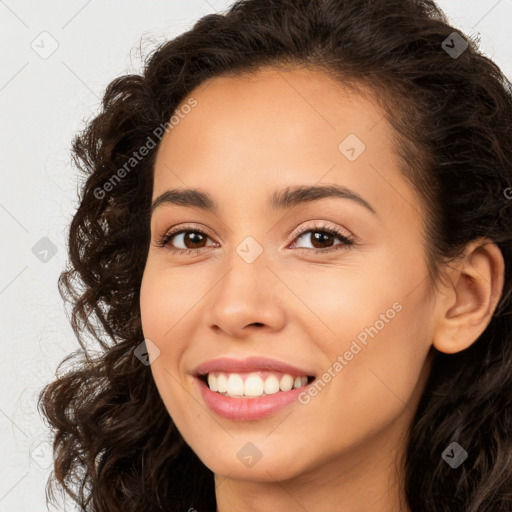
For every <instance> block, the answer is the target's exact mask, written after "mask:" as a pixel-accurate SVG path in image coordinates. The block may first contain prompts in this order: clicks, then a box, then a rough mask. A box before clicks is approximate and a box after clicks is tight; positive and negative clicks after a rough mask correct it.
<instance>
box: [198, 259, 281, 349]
mask: <svg viewBox="0 0 512 512" xmlns="http://www.w3.org/2000/svg"><path fill="white" fill-rule="evenodd" d="M264 255H265V253H263V254H261V255H260V256H259V257H258V258H257V259H256V260H255V261H253V262H252V263H247V262H246V261H244V260H243V259H242V258H240V257H239V256H238V255H237V254H234V257H232V258H231V259H230V265H229V268H228V270H227V271H226V272H225V273H224V275H223V277H221V279H220V281H219V282H218V284H217V285H216V286H215V287H214V289H213V290H212V292H211V293H210V294H208V295H209V302H208V306H207V311H205V314H206V317H205V318H206V319H207V322H208V324H209V327H210V328H211V329H213V330H214V331H216V332H217V333H218V334H220V333H223V334H225V335H226V337H230V338H232V339H234V338H244V337H247V336H249V335H250V334H251V333H254V330H255V329H262V330H266V331H267V332H277V331H279V330H281V329H283V327H284V325H285V323H286V318H287V310H286V304H285V300H286V293H285V290H284V289H283V288H284V287H283V284H282V283H281V282H280V281H279V279H277V278H276V276H275V274H274V273H273V272H272V271H271V270H270V268H269V267H268V259H267V258H266V257H265V256H264ZM288 299H289V297H288Z"/></svg>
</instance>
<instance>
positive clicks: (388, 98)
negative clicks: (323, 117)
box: [39, 0, 512, 512]
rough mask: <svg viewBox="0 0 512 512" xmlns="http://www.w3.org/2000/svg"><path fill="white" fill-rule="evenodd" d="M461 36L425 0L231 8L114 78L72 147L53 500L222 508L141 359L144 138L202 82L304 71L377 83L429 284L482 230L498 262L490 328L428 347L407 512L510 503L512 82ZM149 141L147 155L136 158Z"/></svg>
mask: <svg viewBox="0 0 512 512" xmlns="http://www.w3.org/2000/svg"><path fill="white" fill-rule="evenodd" d="M454 32H457V30H456V29H454V28H453V26H451V25H450V24H449V22H448V20H447V18H446V17H445V15H444V13H443V12H442V11H441V10H440V9H439V8H438V7H437V6H436V4H435V3H434V2H433V1H429V0H239V1H237V2H235V3H234V4H232V6H231V7H230V8H229V9H228V10H226V11H225V12H223V13H217V14H209V15H207V16H204V17H203V18H201V19H200V20H198V21H197V22H196V23H195V24H194V26H193V27H192V28H191V29H190V30H188V31H187V32H185V33H183V34H181V35H179V36H178V37H176V38H174V39H172V40H170V41H168V42H165V43H162V44H160V45H158V47H157V48H156V49H154V50H152V52H151V54H150V55H149V56H148V57H147V58H146V59H145V60H144V66H143V72H142V73H141V74H140V75H139V74H129V75H125V76H121V77H118V78H116V79H115V80H113V81H112V82H111V83H110V84H109V85H108V87H107V88H106V91H105V93H104V96H103V100H102V105H101V110H100V112H99V113H98V114H97V115H96V117H94V118H93V119H92V120H90V121H89V122H88V123H87V124H86V125H85V128H84V129H83V130H82V131H81V132H80V133H79V134H78V135H76V136H75V138H74V140H73V145H72V152H73V159H74V163H75V164H76V165H77V167H78V168H79V169H80V171H81V173H82V174H83V178H84V179H83V183H81V184H80V192H79V206H78V208H77V211H76V213H75V215H74V217H73V219H72V222H71V225H70V229H69V240H68V244H69V260H70V262H69V265H68V267H67V268H66V270H65V271H63V272H62V274H61V275H60V277H59V283H58V284H59V291H60V293H61V296H62V297H63V299H64V300H66V301H68V302H70V303H71V304H72V314H71V316H70V321H71V324H72V327H73V330H74V332H75V335H76V336H77V338H78V341H79V343H80V346H81V348H80V349H79V350H77V352H75V353H73V354H71V355H70V356H68V357H67V358H66V359H65V360H64V361H63V362H62V363H61V365H60V366H59V369H58V371H57V376H56V379H55V380H54V381H53V382H51V383H50V384H48V385H46V386H45V388H44V389H43V390H42V391H41V394H40V397H39V408H40V410H41V412H42V414H43V415H44V417H45V419H46V421H47V422H48V423H49V425H50V427H51V428H52V430H53V432H54V459H55V461H54V468H53V471H52V473H51V475H50V477H49V479H48V484H47V497H50V499H51V500H54V499H55V491H56V490H57V489H60V490H61V491H65V495H67V496H68V497H71V499H72V500H73V501H74V502H75V503H76V504H77V505H78V506H79V507H80V509H81V510H87V511H91V512H135V511H137V512H163V511H165V512H169V511H189V510H195V509H197V510H199V511H215V510H216V504H215V503H216V501H215V488H214V479H213V473H212V472H211V471H210V470H209V469H208V468H207V467H206V466H205V465H204V464H203V463H202V462H201V461H200V460H199V458H198V457H197V456H196V454H195V453H194V452H193V451H192V450H191V448H190V447H189V446H188V445H187V444H186V443H185V441H184V440H183V438H182V436H181V435H180V433H179V432H178V430H177V428H176V426H175V425H174V423H173V421H172V418H170V417H169V414H168V412H167V411H166V409H165V407H164V404H163V402H162V400H161V398H160V396H159V393H158V390H157V388H156V386H155V383H154V381H153V378H152V375H151V371H150V367H149V366H147V365H144V364H141V362H140V361H139V359H137V357H135V356H134V349H135V347H137V346H138V345H139V344H140V343H141V342H142V341H143V340H144V336H143V332H142V328H141V317H140V304H139V290H140V283H141V279H142V274H143V270H144V266H145V261H146V257H147V253H148V248H149V241H150V228H149V209H150V202H151V193H152V186H153V174H152V173H153V164H154V159H155V155H156V151H157V149H158V147H159V144H158V142H159V137H156V136H155V134H159V133H161V128H160V131H158V127H162V126H168V125H166V123H168V122H169V119H170V118H171V116H172V115H173V113H175V112H176V109H177V108H178V106H179V105H180V104H181V103H182V102H183V101H184V100H185V99H186V98H187V97H188V96H189V95H190V94H191V93H192V92H193V90H194V88H196V87H197V86H198V85H200V84H202V83H203V82H205V81H206V80H208V79H210V78H212V77H217V76H220V75H228V76H229V75H231V76H237V75H240V74H242V73H251V72H253V71H256V70H257V69H258V68H260V67H261V66H275V67H279V66H281V67H282V66H288V65H300V66H306V67H310V68H312V69H320V70H323V71H324V72H325V73H327V74H329V75H330V76H333V77H335V78H337V79H338V80H339V81H340V83H342V84H343V85H344V86H352V87H354V88H356V89H357V87H358V85H359V84H361V85H365V86H367V87H369V88H371V89H372V90H373V91H374V92H375V98H377V101H379V102H380V103H381V104H382V106H383V108H384V109H385V112H386V118H387V120H388V121H389V122H390V123H391V125H392V127H393V129H394V133H395V137H396V141H397V147H398V148H399V156H400V159H401V160H400V161H401V162H402V166H401V171H402V172H403V175H404V178H406V179H407V180H409V181H410V183H411V185H412V186H413V189H414V190H415V191H416V192H417V194H418V197H419V199H420V200H421V202H422V204H423V205H424V206H425V211H426V214H425V219H424V221H425V227H426V232H427V236H426V240H425V247H426V252H427V255H428V261H429V270H431V278H432V279H433V280H435V279H436V277H438V275H439V273H440V271H441V269H442V268H443V265H444V264H447V262H450V261H453V259H454V258H456V257H458V256H459V255H460V254H461V253H462V251H463V249H464V246H465V245H466V244H467V243H468V242H470V241H472V240H474V239H477V238H479V237H486V238H488V239H490V240H491V241H493V242H495V243H496V244H497V245H498V247H499V248H500V250H501V252H502V254H503V256H504V260H505V284H504V289H503V292H502V295H501V298H500V301H499V304H498V306H497V308H496V310H495V312H494V315H493V317H492V320H491V321H490V324H489V325H488V327H487V329H486V330H485V331H484V332H483V334H482V335H481V336H480V337H479V338H478V339H477V340H476V341H475V342H474V343H473V344H472V345H471V346H470V347H469V348H467V349H466V350H464V351H462V352H459V353H456V354H450V355H448V354H443V353H440V352H438V353H436V357H435V360H434V363H433V366H432V371H431V374H430V377H429V380H428V383H427V385H426V388H425V391H424V394H423V396H422V399H421V402H420V404H419V407H418V410H417V412H416V415H415V417H414V420H413V424H412V428H411V431H410V437H409V439H408V445H407V452H406V459H405V482H404V485H405V491H406V497H407V501H408V505H409V507H410V509H411V510H412V511H413V512H427V511H428V512H432V511H436V512H448V511H449V512H497V511H498V510H499V511H500V512H506V511H512V305H511V290H512V252H511V251H512V243H511V242H512V215H511V213H512V212H511V207H512V199H511V198H512V188H511V187H512V86H511V84H510V82H509V81H508V79H507V78H506V77H505V76H504V75H503V73H502V72H501V70H500V69H499V67H498V66H497V65H496V64H495V63H494V62H493V61H492V60H490V59H489V58H487V57H485V56H484V55H482V54H481V53H480V51H479V49H478V44H479V42H478V41H477V40H475V39H474V38H470V37H468V36H465V35H464V34H462V33H460V32H458V35H454ZM466 45H467V47H466ZM454 49H455V50H457V54H454V51H455V50H454ZM148 137H149V138H151V140H152V141H153V142H154V143H153V144H152V146H154V147H153V148H152V149H150V150H149V151H148V154H147V155H146V156H145V157H144V158H140V159H137V162H136V164H134V163H133V161H132V160H130V159H132V158H134V155H135V154H136V153H137V152H138V151H139V149H140V148H141V147H142V146H149V144H148V140H149V139H148ZM137 154H138V153H137ZM128 161H130V162H132V164H133V165H131V164H130V168H128V167H127V166H126V164H127V162H128ZM123 166H124V167H123ZM123 168H124V171H125V172H124V173H120V172H119V170H120V169H123ZM114 175H115V176H117V178H119V176H121V175H122V178H120V179H117V178H116V179H114V177H115V176H114ZM94 347H96V348H94ZM454 440H459V441H460V443H461V445H463V447H464V448H465V449H466V450H467V452H468V458H467V460H466V461H465V462H464V463H463V464H462V465H461V466H460V467H459V468H458V469H456V470H454V469H452V468H450V466H449V465H448V464H446V462H445V461H444V460H443V459H442V457H441V454H442V452H443V451H444V450H445V448H446V447H447V446H448V445H449V444H450V442H452V441H454Z"/></svg>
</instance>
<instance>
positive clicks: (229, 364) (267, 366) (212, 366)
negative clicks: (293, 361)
mask: <svg viewBox="0 0 512 512" xmlns="http://www.w3.org/2000/svg"><path fill="white" fill-rule="evenodd" d="M258 371H268V372H277V373H283V374H285V373H286V374H289V375H292V376H293V377H302V376H306V377H315V375H314V372H313V371H312V370H311V368H305V367H304V368H299V367H297V366H292V365H290V364H288V363H284V362H282V361H278V360H276V359H269V358H266V357H249V358H247V359H232V358H227V357H224V358H218V359H212V360H210V361H206V362H204V363H201V364H200V365H199V366H197V368H196V369H195V370H194V375H195V376H196V377H200V378H201V377H204V376H205V375H207V374H208V373H210V372H223V373H247V372H258Z"/></svg>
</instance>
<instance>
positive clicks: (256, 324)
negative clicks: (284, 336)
mask: <svg viewBox="0 0 512 512" xmlns="http://www.w3.org/2000/svg"><path fill="white" fill-rule="evenodd" d="M251 325H255V326H257V327H261V326H262V325H263V324H262V323H260V322H254V323H252V324H249V326H251Z"/></svg>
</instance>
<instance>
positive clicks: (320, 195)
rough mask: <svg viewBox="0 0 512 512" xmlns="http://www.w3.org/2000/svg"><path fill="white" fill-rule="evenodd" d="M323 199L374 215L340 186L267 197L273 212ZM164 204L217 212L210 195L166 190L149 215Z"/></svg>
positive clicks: (287, 191)
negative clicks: (353, 205)
mask: <svg viewBox="0 0 512 512" xmlns="http://www.w3.org/2000/svg"><path fill="white" fill-rule="evenodd" d="M325 198H341V199H350V200H352V201H355V202H356V203H358V204H360V205H361V206H364V207H365V208H366V209H368V210H369V211H371V212H372V213H373V214H376V212H375V210H374V208H373V207H372V206H371V205H370V204H369V203H368V202H367V201H366V200H365V199H363V198H362V197H361V196H360V195H359V194H357V193H356V192H354V191H353V190H350V189H348V188H346V187H343V186H341V185H323V186H296V187H287V188H285V189H283V190H281V191H278V192H274V193H272V194H271V195H270V197H269V205H270V207H271V208H272V209H273V210H281V209H285V208H291V207H293V206H296V205H298V204H302V203H307V202H310V201H317V200H319V199H325ZM164 204H175V205H178V206H186V207H189V208H200V209H202V210H205V211H211V212H216V211H217V210H218V206H217V204H216V202H215V200H214V199H213V198H212V197H211V196H210V194H208V193H207V192H202V191H201V190H198V189H192V188H186V189H172V190H166V191H165V192H163V193H162V194H161V195H159V196H158V197H157V198H156V199H155V200H154V201H153V203H152V205H151V215H152V214H153V212H154V211H155V210H156V209H157V208H158V207H159V206H161V205H164Z"/></svg>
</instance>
